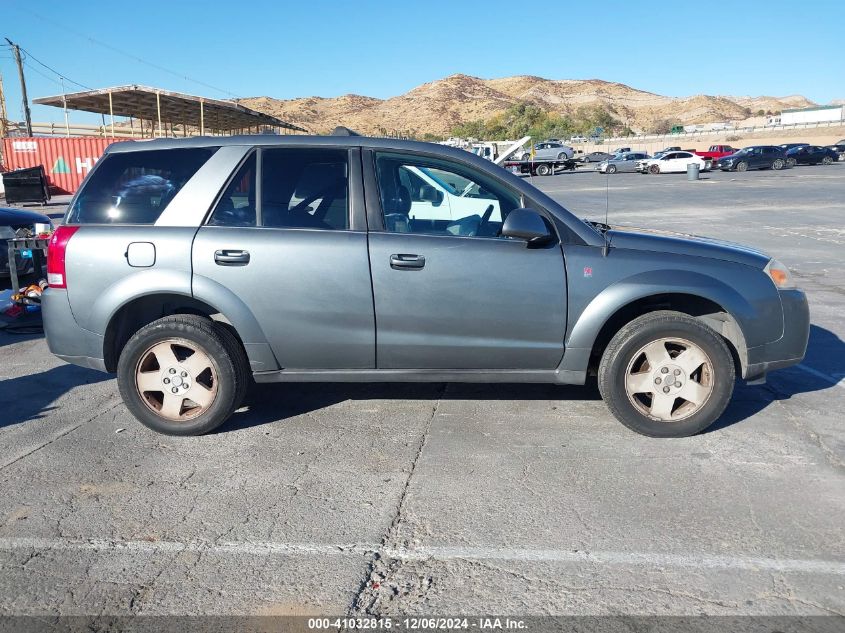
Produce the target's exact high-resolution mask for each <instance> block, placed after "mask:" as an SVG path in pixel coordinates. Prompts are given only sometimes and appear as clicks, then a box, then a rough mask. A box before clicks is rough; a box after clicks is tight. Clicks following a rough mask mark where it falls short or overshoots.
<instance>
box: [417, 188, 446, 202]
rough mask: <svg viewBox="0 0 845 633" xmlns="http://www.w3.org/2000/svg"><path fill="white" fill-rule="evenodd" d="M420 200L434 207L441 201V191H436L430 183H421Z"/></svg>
mask: <svg viewBox="0 0 845 633" xmlns="http://www.w3.org/2000/svg"><path fill="white" fill-rule="evenodd" d="M420 200H422V201H423V202H430V203H431V204H432V205H434V206H435V207H436V206H438V205H439V204H440V203H441V202H443V192H442V191H438V190H437V189H435V188H434V187H432V186H431V185H422V186H421V187H420Z"/></svg>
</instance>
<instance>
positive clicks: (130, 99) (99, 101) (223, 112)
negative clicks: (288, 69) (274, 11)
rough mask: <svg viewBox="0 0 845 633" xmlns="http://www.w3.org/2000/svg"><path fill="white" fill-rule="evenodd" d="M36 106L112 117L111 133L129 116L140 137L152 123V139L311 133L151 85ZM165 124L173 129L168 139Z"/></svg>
mask: <svg viewBox="0 0 845 633" xmlns="http://www.w3.org/2000/svg"><path fill="white" fill-rule="evenodd" d="M33 103H37V104H39V105H49V106H55V107H57V108H63V109H65V110H81V111H85V112H95V113H97V114H103V115H109V117H111V128H112V130H111V131H112V134H114V131H115V130H114V127H115V123H114V117H116V116H122V117H128V118H129V119H130V127H132V129H133V132H134V121H135V120H136V119H137V120H139V121H141V122H142V123H141V135H142V136H143V135H144V133H143V129H144V128H143V121H149V122H150V127H149V130H150V135H151V136H168V135H170V136H172V135H173V127H174V125H179V126H181V127H182V132H183V135H185V136H187V133H188V128H194V129H195V130H196V131H198V132H199V134H200V135H203V134H206V133H208V132H211V133H217V134H233V133H243V132H244V131H252V130H255V131H259V130H260V129H261V128H262V127H263V128H265V129H266V128H276V129H278V130H279V131H282V130H284V131H285V132H286V133H287V132H307V131H308V130H306V129H304V128H301V127H299V126H297V125H294V124H293V123H288V122H287V121H282V120H281V119H278V118H276V117H274V116H270V115H268V114H264V113H262V112H258V111H257V110H252V109H251V108H247V107H245V106H242V105H240V104H239V103H237V102H234V101H224V100H221V99H209V98H207V97H199V96H196V95H189V94H185V93H181V92H173V91H170V90H162V89H160V88H151V87H148V86H137V85H131V86H116V87H113V88H102V89H100V90H86V91H83V92H73V93H68V94H62V95H55V96H52V97H41V98H39V99H33ZM165 124H169V125H170V130H171V131H170V134H168V132H167V127H166V126H165Z"/></svg>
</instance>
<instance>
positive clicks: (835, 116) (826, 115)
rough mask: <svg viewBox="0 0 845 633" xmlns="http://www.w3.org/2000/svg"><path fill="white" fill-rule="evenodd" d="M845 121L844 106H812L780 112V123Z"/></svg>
mask: <svg viewBox="0 0 845 633" xmlns="http://www.w3.org/2000/svg"><path fill="white" fill-rule="evenodd" d="M835 121H845V106H841V105H834V106H814V107H812V108H794V109H789V110H784V111H783V112H781V114H780V124H781V125H800V124H802V123H828V122H835Z"/></svg>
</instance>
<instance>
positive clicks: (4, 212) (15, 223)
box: [0, 207, 52, 290]
mask: <svg viewBox="0 0 845 633" xmlns="http://www.w3.org/2000/svg"><path fill="white" fill-rule="evenodd" d="M50 227H52V222H51V220H50V218H48V217H47V216H46V215H44V214H42V213H35V212H34V211H27V210H25V209H14V208H9V207H0V277H8V276H9V275H10V272H11V269H10V268H9V254H8V253H9V250H8V240H10V239H12V238H14V237H30V236H33V235H36V234H37V233H38V231H40V230H47V229H49V228H50ZM25 255H27V254H26V253H20V252H19V253H16V254H15V266H16V267H17V271H18V275H26V274H29V273H32V272H35V271H34V270H33V260H32V255H31V254H29V256H28V257H27V256H25ZM15 290H17V289H15Z"/></svg>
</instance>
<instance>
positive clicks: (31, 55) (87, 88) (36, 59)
mask: <svg viewBox="0 0 845 633" xmlns="http://www.w3.org/2000/svg"><path fill="white" fill-rule="evenodd" d="M21 50H22V51H23V52H24V54H25V58H24V61H25V60H26V58H29V59H31V60H32V61H34V62H36V63H37V64H40V65H41V66H43V67H44V68H46V69H47V70H49V71H50V72H51V73H53V74H55V75H56V76H58V77H61V78H62V79H64V80H65V81H67V82H68V83H72V84H73V85H75V86H79V87H80V88H85V89H86V90H93V88H92V87H91V86H86V85H85V84H81V83H79V82H78V81H74V80H73V79H71V78H69V77H66V76H65V75H63V74H62V73H60V72H59V71H58V70H56V69H55V68H51V67H50V66H48V65H47V64H45V63H44V62H42V61H41V60H40V59H38V58H37V57H35V55H33V54H32V53H30V52H29V51H28V50H26V49H25V48H24V47H22V46H21ZM29 68H30V69H31V70H33V71H35V69H34V68H33V67H32V64H29ZM35 72H38V71H35ZM39 74H41V73H39ZM41 76H42V77H43V76H44V75H43V74H42V75H41Z"/></svg>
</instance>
